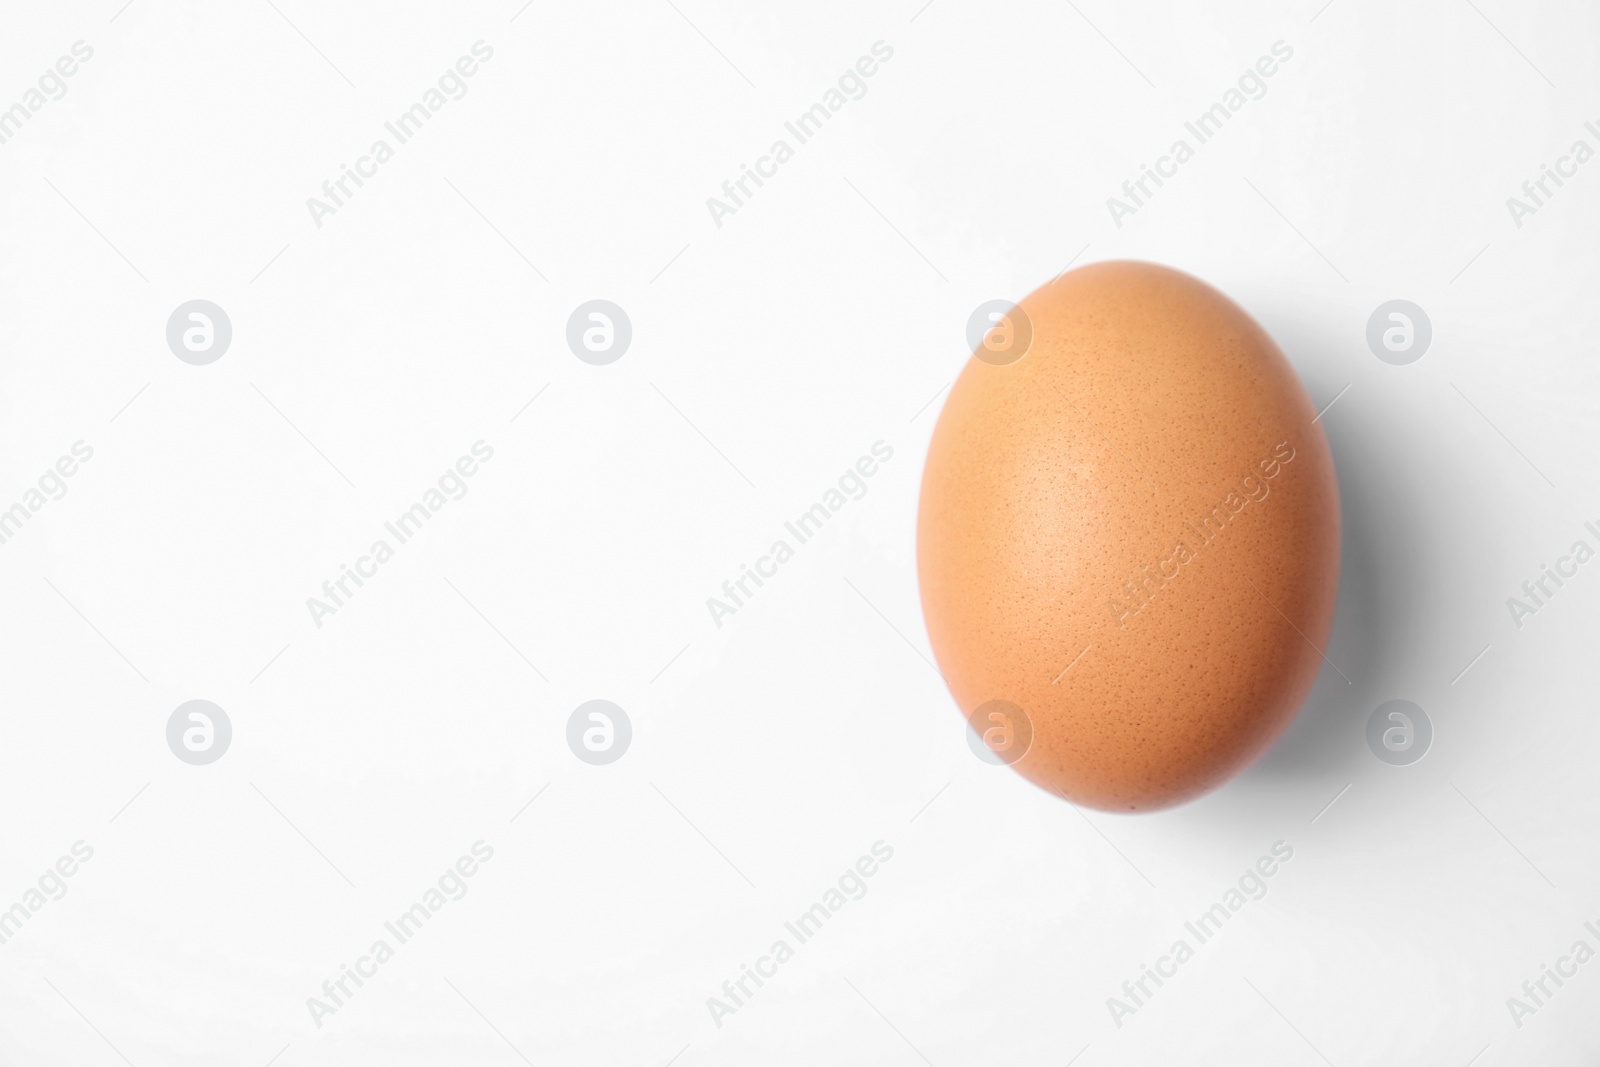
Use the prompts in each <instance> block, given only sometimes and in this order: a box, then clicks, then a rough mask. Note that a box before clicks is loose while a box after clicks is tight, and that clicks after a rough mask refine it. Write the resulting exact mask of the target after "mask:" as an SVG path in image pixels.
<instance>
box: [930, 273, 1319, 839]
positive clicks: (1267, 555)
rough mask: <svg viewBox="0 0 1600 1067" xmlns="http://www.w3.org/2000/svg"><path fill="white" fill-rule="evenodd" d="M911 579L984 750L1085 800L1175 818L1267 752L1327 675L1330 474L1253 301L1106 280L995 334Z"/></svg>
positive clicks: (1080, 276) (1067, 289) (975, 377)
mask: <svg viewBox="0 0 1600 1067" xmlns="http://www.w3.org/2000/svg"><path fill="white" fill-rule="evenodd" d="M917 570H918V579H919V581H920V584H921V590H922V606H923V613H924V616H925V618H926V622H927V628H928V637H929V640H930V642H931V643H932V646H933V651H934V653H935V655H936V656H937V659H938V665H939V670H940V673H942V674H943V675H944V678H945V681H946V683H947V685H948V686H949V689H950V692H951V695H952V696H953V697H954V698H955V702H956V704H957V706H958V707H959V709H960V711H961V713H962V715H963V716H964V717H966V718H967V720H968V723H969V728H970V729H972V730H973V731H974V736H976V737H978V738H981V739H982V745H983V751H982V753H981V754H986V755H989V756H991V757H992V758H993V759H997V760H999V761H1001V762H1005V763H1009V764H1011V766H1012V767H1013V768H1014V769H1016V770H1017V771H1019V772H1020V773H1021V774H1022V775H1023V776H1025V777H1026V778H1028V779H1029V780H1031V781H1033V782H1034V783H1036V784H1038V785H1040V786H1042V787H1044V788H1046V789H1050V790H1053V791H1055V792H1057V793H1059V794H1060V795H1062V796H1063V797H1065V798H1067V799H1068V800H1071V801H1073V802H1075V803H1080V804H1086V805H1090V806H1092V807H1096V808H1102V809H1107V810H1116V811H1148V810H1153V809H1158V808H1163V807H1168V806H1171V805H1174V804H1179V803H1182V802H1184V801H1187V800H1191V799H1193V798H1195V797H1197V796H1199V795H1201V794H1203V793H1205V792H1207V791H1208V790H1210V789H1213V788H1215V787H1216V786H1218V785H1220V784H1221V783H1222V782H1224V781H1226V780H1227V779H1228V778H1230V777H1231V776H1233V775H1235V774H1237V773H1238V772H1239V771H1240V770H1241V769H1243V768H1244V767H1245V766H1246V765H1247V764H1249V763H1250V762H1251V761H1252V760H1253V759H1255V758H1256V757H1257V756H1259V755H1260V754H1261V753H1262V752H1263V751H1265V750H1266V749H1267V748H1268V747H1269V746H1270V745H1271V744H1272V742H1273V740H1274V739H1275V738H1276V737H1277V736H1278V735H1279V734H1280V733H1281V732H1282V731H1283V729H1284V728H1285V727H1286V726H1287V725H1288V723H1289V721H1290V720H1291V719H1292V718H1293V717H1294V714H1295V712H1296V711H1297V710H1298V708H1299V707H1300V705H1301V703H1302V702H1303V701H1304V700H1305V697H1306V694H1307V693H1308V692H1309V691H1310V688H1311V685H1312V683H1313V682H1314V681H1315V679H1316V677H1317V674H1318V671H1319V670H1320V669H1322V667H1323V665H1324V664H1325V663H1326V662H1327V661H1326V659H1325V655H1324V649H1325V648H1326V645H1327V641H1328V634H1329V631H1330V630H1331V628H1332V625H1333V612H1334V605H1335V601H1336V599H1337V592H1338V584H1339V491H1338V484H1337V481H1336V480H1335V475H1334V469H1333V460H1332V457H1331V456H1330V454H1329V451H1328V444H1327V440H1326V439H1325V438H1324V436H1323V433H1322V427H1321V426H1320V425H1319V424H1318V423H1317V421H1316V411H1315V409H1313V407H1312V406H1311V402H1310V400H1309V399H1308V397H1307V396H1306V392H1305V389H1304V388H1303V387H1302V386H1301V384H1300V381H1299V379H1298V378H1297V377H1296V376H1295V373H1294V370H1293V368H1291V367H1290V365H1289V363H1288V361H1287V360H1286V359H1285V358H1284V356H1283V353H1282V352H1281V351H1280V350H1279V349H1278V346H1277V345H1276V344H1274V343H1273V340H1272V338H1271V337H1269V336H1268V335H1267V333H1266V331H1264V330H1263V329H1262V328H1261V327H1260V326H1259V325H1257V324H1256V322H1255V321H1254V320H1253V319H1251V318H1250V316H1249V315H1247V314H1246V313H1245V312H1244V311H1243V310H1242V309H1241V308H1240V307H1239V306H1238V305H1236V304H1234V303H1233V302H1232V301H1231V300H1229V299H1228V298H1227V297H1226V296H1224V295H1223V294H1222V293H1220V292H1218V291H1217V290H1216V289H1213V288H1212V287H1211V286H1209V285H1207V284H1205V283H1204V282H1202V281H1200V280H1199V279H1197V278H1194V277H1191V276H1190V275H1187V274H1184V273H1182V272H1180V271H1176V270H1172V269H1169V268H1166V267H1161V266H1156V265H1154V264H1149V263H1137V262H1107V263H1097V264H1093V265H1091V266H1086V267H1082V268H1079V269H1077V270H1074V271H1071V272H1069V273H1067V274H1064V275H1062V276H1061V277H1060V278H1058V279H1057V280H1055V281H1054V282H1051V283H1050V284H1047V285H1045V286H1042V287H1041V288H1039V289H1038V290H1036V291H1035V292H1033V293H1032V294H1030V295H1029V296H1028V297H1027V298H1026V299H1024V300H1023V301H1022V303H1021V304H1020V305H1018V306H1017V307H1015V308H1012V309H1010V310H1009V311H1007V312H1004V313H999V314H997V315H996V316H994V320H993V326H992V328H990V329H989V330H988V331H987V332H986V333H985V334H984V336H983V340H982V341H981V343H980V344H979V345H978V347H977V350H976V351H975V353H974V355H973V357H972V358H971V359H970V360H969V361H968V362H967V365H966V367H965V368H964V369H963V370H962V372H961V375H960V377H958V378H957V379H956V382H955V384H954V385H953V386H952V388H951V390H950V395H949V397H948V398H947V399H946V401H945V404H944V408H943V410H942V411H941V413H940V415H939V422H938V425H937V426H936V427H935V429H934V432H933V438H932V442H931V443H930V445H929V449H928V459H927V465H926V468H925V469H924V472H923V478H922V494H921V499H920V502H919V509H918V519H917ZM1329 669H1336V668H1332V667H1331V666H1330V668H1329Z"/></svg>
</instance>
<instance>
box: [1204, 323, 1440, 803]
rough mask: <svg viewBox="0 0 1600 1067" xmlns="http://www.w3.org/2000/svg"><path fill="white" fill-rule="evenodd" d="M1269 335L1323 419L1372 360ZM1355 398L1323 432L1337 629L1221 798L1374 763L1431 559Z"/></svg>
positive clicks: (1388, 459) (1287, 331)
mask: <svg viewBox="0 0 1600 1067" xmlns="http://www.w3.org/2000/svg"><path fill="white" fill-rule="evenodd" d="M1272 332H1273V334H1274V336H1275V337H1276V338H1277V339H1278V342H1279V344H1280V345H1281V346H1282V348H1283V350H1284V352H1285V354H1287V355H1288V356H1289V357H1290V360H1291V362H1293V363H1294V364H1295V368H1296V370H1297V371H1299V372H1300V374H1301V377H1302V380H1303V381H1304V382H1305V384H1306V389H1307V391H1308V392H1309V393H1310V395H1311V397H1312V402H1313V404H1314V406H1316V407H1317V408H1318V409H1319V410H1320V409H1322V408H1323V406H1324V405H1327V404H1328V403H1329V401H1331V400H1333V398H1334V397H1335V396H1337V395H1338V393H1339V391H1340V390H1341V389H1344V388H1345V386H1346V385H1348V384H1350V382H1351V374H1350V371H1351V367H1350V366H1349V364H1350V361H1351V360H1352V359H1359V358H1362V357H1367V358H1370V357H1368V354H1367V353H1366V352H1365V351H1361V352H1352V351H1351V346H1350V344H1348V343H1346V344H1342V345H1336V344H1333V343H1330V341H1329V340H1328V339H1327V337H1326V335H1325V334H1324V333H1320V332H1319V333H1315V334H1314V333H1313V332H1312V329H1311V327H1310V326H1309V325H1307V324H1305V323H1301V322H1294V321H1289V322H1284V321H1283V320H1281V319H1280V320H1279V321H1278V322H1276V323H1274V324H1273V326H1272ZM1352 399H1357V400H1359V397H1356V398H1352V397H1349V396H1346V397H1343V398H1341V400H1340V403H1342V404H1345V405H1347V407H1346V409H1345V410H1344V411H1340V410H1339V407H1338V406H1334V407H1331V408H1329V409H1328V411H1327V414H1326V415H1325V416H1324V417H1323V418H1322V419H1321V421H1320V422H1319V423H1318V425H1319V426H1321V427H1322V429H1323V432H1324V433H1325V434H1326V435H1327V438H1328V446H1329V449H1330V451H1331V452H1332V455H1333V462H1334V469H1335V472H1336V475H1337V477H1338V482H1339V502H1340V509H1339V510H1340V522H1341V527H1342V534H1341V545H1340V568H1339V570H1340V573H1339V600H1338V606H1337V608H1336V610H1335V615H1334V625H1333V630H1332V633H1331V635H1330V636H1329V639H1328V642H1327V644H1326V646H1325V647H1324V648H1323V649H1321V654H1322V656H1323V664H1322V668H1321V670H1320V671H1319V672H1318V674H1317V679H1316V682H1315V683H1314V684H1313V685H1312V688H1311V692H1310V693H1309V694H1308V695H1307V697H1306V700H1305V702H1304V703H1303V704H1302V705H1301V707H1300V710H1299V712H1298V713H1297V714H1296V716H1295V718H1294V720H1293V722H1291V723H1290V725H1289V727H1288V729H1287V730H1285V731H1284V733H1283V735H1282V736H1281V737H1279V739H1278V741H1277V743H1276V744H1274V745H1273V747H1272V748H1271V749H1269V750H1268V751H1267V752H1266V753H1265V754H1264V755H1263V756H1262V757H1261V758H1260V759H1258V760H1257V761H1256V762H1255V763H1254V764H1253V765H1252V766H1251V767H1250V768H1249V769H1248V770H1246V772H1245V773H1244V774H1243V775H1241V776H1240V778H1239V780H1238V781H1237V783H1235V788H1233V789H1228V790H1224V792H1235V793H1238V794H1244V795H1250V796H1251V800H1252V802H1259V799H1260V797H1259V792H1260V791H1261V790H1266V789H1278V788H1281V786H1282V785H1284V784H1285V782H1286V781H1289V780H1293V781H1296V782H1304V781H1306V780H1308V779H1323V778H1328V777H1339V776H1351V777H1353V776H1354V775H1355V773H1356V772H1357V771H1358V770H1361V769H1364V768H1365V767H1366V766H1367V765H1368V764H1370V763H1371V762H1372V753H1371V752H1369V751H1368V749H1367V745H1366V741H1365V725H1366V718H1367V716H1368V715H1369V714H1370V713H1371V711H1372V709H1373V708H1374V707H1376V706H1377V705H1378V704H1379V703H1382V702H1383V701H1384V700H1386V699H1388V698H1389V697H1390V696H1393V695H1394V694H1390V693H1385V692H1383V690H1382V687H1383V686H1385V685H1386V684H1387V679H1389V678H1392V677H1394V676H1395V674H1396V673H1398V672H1399V671H1400V670H1401V669H1402V668H1403V665H1404V663H1405V661H1406V659H1407V653H1406V648H1405V645H1406V642H1405V640H1404V637H1405V634H1406V631H1407V627H1408V626H1409V624H1410V622H1411V620H1410V619H1409V617H1408V616H1409V615H1410V611H1409V610H1408V603H1407V601H1408V598H1409V597H1410V596H1411V589H1410V585H1411V581H1410V578H1411V576H1412V575H1414V573H1415V571H1414V570H1413V569H1412V562H1411V561H1412V560H1413V559H1415V558H1417V557H1419V556H1425V555H1426V553H1427V551H1428V546H1427V545H1426V544H1425V543H1423V541H1422V534H1421V533H1420V531H1421V530H1422V529H1423V526H1422V524H1421V523H1419V522H1415V521H1411V520H1412V515H1411V513H1412V512H1413V511H1414V510H1415V509H1419V508H1421V507H1422V506H1423V505H1422V502H1420V501H1418V500H1415V499H1413V498H1410V497H1408V495H1407V494H1405V493H1404V492H1402V491H1401V489H1400V487H1399V484H1398V482H1397V481H1396V480H1395V479H1394V478H1393V477H1391V476H1390V475H1389V473H1388V472H1389V470H1390V469H1391V467H1392V456H1391V454H1390V453H1389V450H1388V443H1387V442H1386V440H1385V439H1384V435H1383V434H1382V433H1381V432H1374V430H1375V429H1381V428H1379V427H1375V426H1374V425H1373V422H1374V420H1375V419H1376V418H1378V416H1375V415H1372V414H1371V413H1366V414H1365V416H1363V412H1362V410H1361V407H1360V405H1359V404H1351V403H1350V401H1351V400H1352ZM1335 413H1337V414H1338V415H1339V416H1340V417H1338V418H1335V417H1334V415H1335ZM1408 537H1410V538H1411V540H1410V541H1408V540H1407V538H1408Z"/></svg>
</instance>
